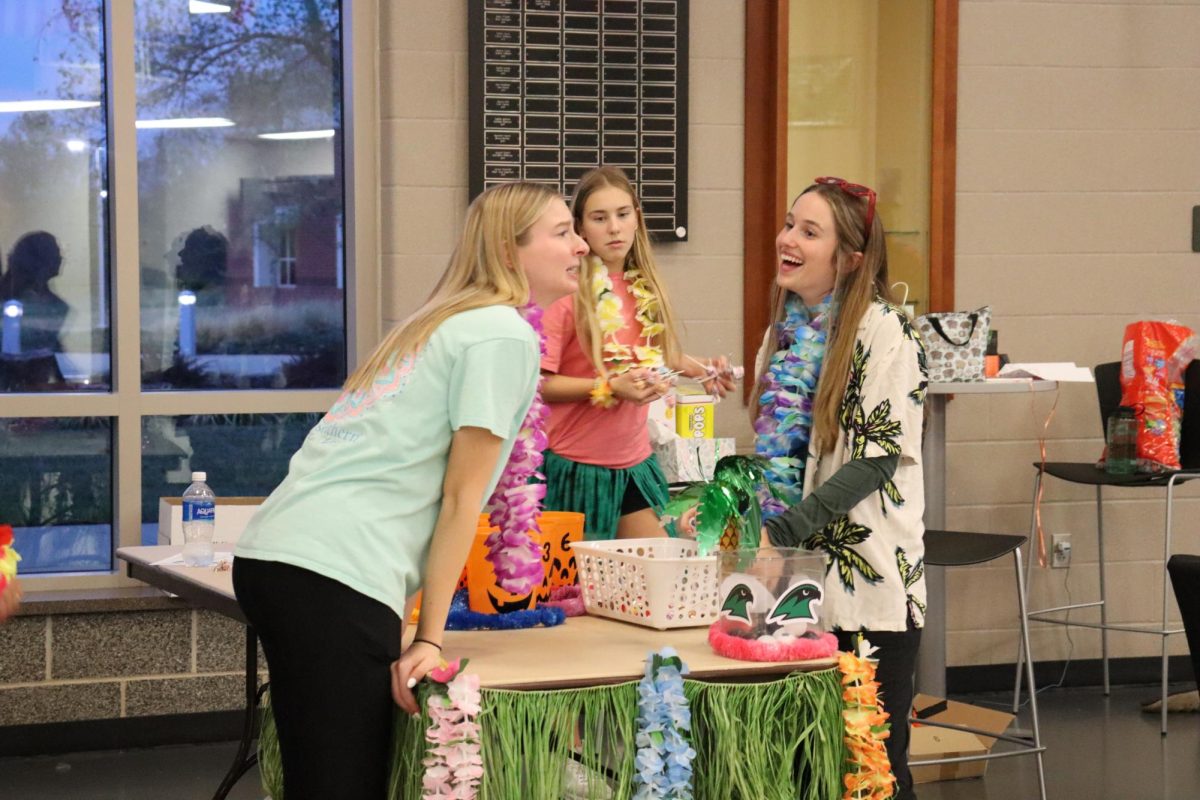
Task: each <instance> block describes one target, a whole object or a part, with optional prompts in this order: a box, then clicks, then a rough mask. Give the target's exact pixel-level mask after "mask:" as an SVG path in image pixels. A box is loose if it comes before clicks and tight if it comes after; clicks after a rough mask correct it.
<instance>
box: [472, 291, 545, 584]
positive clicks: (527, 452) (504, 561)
mask: <svg viewBox="0 0 1200 800" xmlns="http://www.w3.org/2000/svg"><path fill="white" fill-rule="evenodd" d="M520 314H521V316H522V317H524V319H525V321H526V322H528V323H529V326H530V327H531V328H533V330H534V331H535V332H536V333H537V336H538V346H539V348H540V350H541V354H542V355H543V356H544V355H546V332H545V331H544V330H543V329H542V309H541V307H540V306H538V305H536V304H534V303H530V304H529V305H527V306H525V307H524V308H522V309H520ZM549 417H550V409H549V407H548V406H547V405H546V404H545V403H544V402H543V401H542V379H541V378H538V386H537V391H536V392H535V393H534V396H533V404H532V405H531V406H529V412H528V413H527V414H526V415H525V421H524V422H522V423H521V431H520V433H518V434H517V440H516V442H515V443H514V444H513V449H512V453H510V454H509V456H508V464H506V465H505V467H504V473H503V474H502V475H501V476H500V480H499V481H498V482H497V483H496V490H495V491H494V492H493V493H492V496H491V498H490V499H489V500H488V505H489V506H490V508H491V512H490V513H489V514H488V520H489V521H490V522H491V523H492V524H493V525H495V526H496V527H497V528H499V530H497V531H496V532H494V533H492V534H491V535H489V536H488V538H487V547H488V554H487V559H488V561H489V562H491V565H492V569H493V570H495V573H496V583H498V584H499V585H500V588H501V589H503V590H504V591H506V592H508V593H509V594H514V595H525V594H529V592H531V591H533V589H534V587H536V586H540V585H541V583H542V579H543V578H544V577H545V575H546V568H545V566H543V564H542V551H541V548H540V547H539V546H538V540H539V539H540V534H541V529H540V528H539V527H538V515H539V514H540V513H541V510H542V498H543V497H545V496H546V485H545V484H544V483H530V481H529V479H530V478H532V477H533V476H535V475H538V476H539V477H540V475H539V473H538V468H539V467H540V466H541V465H542V451H543V450H545V449H546V447H547V446H548V445H549V442H548V440H547V438H546V420H547V419H548V418H549Z"/></svg>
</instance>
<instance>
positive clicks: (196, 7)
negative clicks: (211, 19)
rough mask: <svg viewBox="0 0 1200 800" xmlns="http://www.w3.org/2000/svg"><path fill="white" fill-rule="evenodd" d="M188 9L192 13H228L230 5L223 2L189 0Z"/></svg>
mask: <svg viewBox="0 0 1200 800" xmlns="http://www.w3.org/2000/svg"><path fill="white" fill-rule="evenodd" d="M188 11H189V12H191V13H192V14H228V13H229V12H230V11H233V7H232V6H227V5H225V4H224V3H206V2H205V1H204V0H189V2H188Z"/></svg>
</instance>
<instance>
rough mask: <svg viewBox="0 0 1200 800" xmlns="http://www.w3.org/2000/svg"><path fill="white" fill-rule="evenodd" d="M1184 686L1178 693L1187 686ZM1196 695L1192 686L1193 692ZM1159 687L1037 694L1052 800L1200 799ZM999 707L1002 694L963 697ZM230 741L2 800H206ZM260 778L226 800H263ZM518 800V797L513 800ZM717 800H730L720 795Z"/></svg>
mask: <svg viewBox="0 0 1200 800" xmlns="http://www.w3.org/2000/svg"><path fill="white" fill-rule="evenodd" d="M1181 688H1182V687H1181ZM1188 688H1190V687H1188ZM1156 689H1157V687H1155V686H1147V687H1122V688H1118V689H1115V690H1114V691H1113V694H1112V696H1111V697H1108V698H1105V697H1103V696H1102V695H1101V694H1100V691H1099V690H1098V689H1070V690H1063V689H1056V690H1051V691H1048V692H1045V693H1043V694H1042V695H1041V712H1042V731H1043V737H1044V739H1045V741H1046V744H1047V746H1048V747H1049V748H1050V749H1049V752H1048V753H1047V754H1046V775H1047V789H1048V793H1049V797H1051V798H1055V799H1056V800H1076V799H1077V798H1078V800H1084V798H1086V799H1087V800H1185V799H1186V800H1195V798H1197V797H1200V714H1180V715H1172V717H1171V720H1170V723H1171V726H1170V734H1169V735H1168V736H1166V737H1165V738H1164V737H1161V736H1160V735H1159V733H1158V717H1157V716H1153V715H1150V714H1143V713H1142V712H1141V711H1140V709H1139V704H1140V703H1141V701H1142V700H1144V699H1147V698H1151V697H1152V696H1153V695H1154V694H1155V692H1156ZM959 699H962V700H965V701H967V702H972V703H978V704H994V705H999V706H1000V707H1003V704H1004V702H1005V700H1006V697H1005V696H1003V695H979V696H971V697H964V698H959ZM233 752H234V745H233V744H220V745H197V746H192V747H163V748H157V749H152V750H135V751H125V752H105V753H83V754H76V755H68V756H55V757H42V758H17V759H0V797H2V798H3V800H207V798H210V797H212V792H213V790H214V788H215V787H216V785H217V784H218V782H219V781H220V779H221V776H222V775H223V774H224V773H225V768H226V766H227V765H228V763H229V761H230V759H231V758H232V757H233ZM263 794H264V793H263V791H262V790H261V789H260V788H259V786H258V774H257V772H256V771H255V772H252V773H250V774H249V775H247V776H246V777H244V778H243V779H242V780H241V782H239V783H238V785H237V786H236V787H234V791H233V792H232V793H231V794H230V795H229V797H230V800H260V798H262V797H263ZM919 795H920V798H921V800H1000V798H1004V800H1028V799H1029V798H1035V797H1037V783H1036V771H1035V768H1034V760H1033V759H1032V758H1029V757H1024V758H1015V759H1002V760H999V761H995V762H993V763H992V764H991V765H990V767H989V770H988V774H987V777H985V778H983V779H974V780H964V781H952V782H946V783H933V784H926V785H923V786H920V787H919ZM513 800H518V799H517V798H513ZM721 800H724V798H722V799H721Z"/></svg>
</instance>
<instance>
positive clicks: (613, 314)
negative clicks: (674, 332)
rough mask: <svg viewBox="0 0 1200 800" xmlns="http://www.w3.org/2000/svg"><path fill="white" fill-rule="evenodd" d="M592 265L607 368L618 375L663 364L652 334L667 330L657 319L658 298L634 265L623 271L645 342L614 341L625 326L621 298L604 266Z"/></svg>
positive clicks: (597, 314)
mask: <svg viewBox="0 0 1200 800" xmlns="http://www.w3.org/2000/svg"><path fill="white" fill-rule="evenodd" d="M592 266H593V269H592V292H593V294H594V295H595V297H596V317H597V322H598V324H599V327H600V332H601V333H602V334H603V335H604V345H603V347H602V353H603V358H604V362H605V365H606V366H607V367H608V371H609V372H610V373H612V374H613V375H620V374H621V373H622V372H628V371H629V370H630V369H632V368H634V367H651V368H653V367H661V366H663V352H662V348H661V347H660V346H658V345H657V344H655V343H654V337H656V336H658V335H659V334H661V333H662V332H663V331H664V330H666V326H664V325H663V323H662V320H660V319H659V311H660V308H659V303H658V297H657V296H656V295H655V294H654V290H653V289H651V288H650V282H649V281H648V280H646V277H645V276H644V275H643V274H642V271H641V270H639V269H637V268H636V267H634V268H633V269H627V270H625V280H626V281H628V283H629V293H630V294H631V295H633V297H634V300H635V305H634V311H633V318H634V319H635V320H637V321H638V323H640V324H641V336H640V337H639V338H641V339H644V340H645V344H634V345H628V344H623V343H621V342H619V341H617V333H619V332H620V331H621V330H622V329H623V328H624V327H625V313H624V308H623V307H622V304H621V298H620V297H618V296H617V293H616V292H615V291H614V290H613V283H612V278H610V277H609V276H608V270H607V269H606V268H605V266H604V265H603V264H598V265H597V264H593V265H592Z"/></svg>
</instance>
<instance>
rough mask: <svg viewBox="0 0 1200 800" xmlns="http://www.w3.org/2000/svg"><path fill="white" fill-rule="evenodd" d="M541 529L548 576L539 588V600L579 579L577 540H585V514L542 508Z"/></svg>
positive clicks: (543, 599)
mask: <svg viewBox="0 0 1200 800" xmlns="http://www.w3.org/2000/svg"><path fill="white" fill-rule="evenodd" d="M538 527H540V528H541V529H542V563H543V564H544V565H545V566H546V579H545V580H544V581H542V586H541V588H540V589H538V593H537V594H538V600H539V601H545V600H549V599H550V590H551V589H556V588H558V587H560V586H571V585H572V584H574V583H575V582H576V581H577V580H578V574H577V570H576V567H575V552H574V551H573V550H572V549H571V545H572V544H573V543H574V542H579V541H582V540H583V514H580V513H577V512H575V511H543V512H542V515H541V516H540V517H539V518H538Z"/></svg>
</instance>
